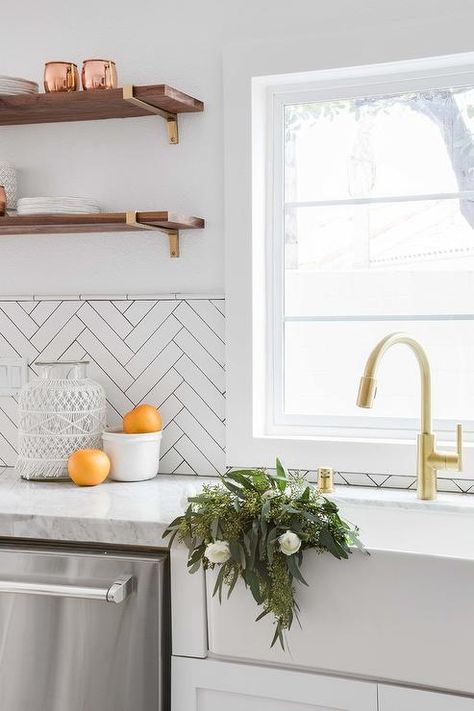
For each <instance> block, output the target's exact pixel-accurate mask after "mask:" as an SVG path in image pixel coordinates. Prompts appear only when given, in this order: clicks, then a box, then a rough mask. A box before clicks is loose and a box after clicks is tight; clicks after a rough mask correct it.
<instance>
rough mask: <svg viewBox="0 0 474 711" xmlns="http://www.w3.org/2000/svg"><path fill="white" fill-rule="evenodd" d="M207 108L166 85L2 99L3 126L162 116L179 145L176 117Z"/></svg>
mask: <svg viewBox="0 0 474 711" xmlns="http://www.w3.org/2000/svg"><path fill="white" fill-rule="evenodd" d="M203 109H204V104H203V103H202V101H199V100H198V99H194V98H193V97H192V96H188V94H184V93H183V92H182V91H178V89H173V88H172V87H171V86H168V85H167V84H151V85H146V86H132V85H127V86H124V87H122V88H119V89H105V90H104V89H96V90H92V91H71V92H64V93H63V92H55V93H50V94H24V95H23V94H20V95H16V96H12V95H6V94H2V95H0V126H18V125H25V124H34V123H58V122H63V121H96V120H99V119H112V118H133V117H137V116H150V115H151V114H158V115H160V116H162V117H163V118H164V119H165V120H166V122H167V125H168V136H169V141H170V143H178V142H179V138H178V123H177V115H178V114H180V113H189V112H199V111H203Z"/></svg>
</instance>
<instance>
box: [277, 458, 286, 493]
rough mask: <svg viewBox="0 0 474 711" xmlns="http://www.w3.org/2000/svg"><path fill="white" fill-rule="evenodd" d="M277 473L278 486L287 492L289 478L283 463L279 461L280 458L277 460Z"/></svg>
mask: <svg viewBox="0 0 474 711" xmlns="http://www.w3.org/2000/svg"><path fill="white" fill-rule="evenodd" d="M276 473H277V477H278V480H277V486H278V488H279V489H280V491H285V489H286V485H287V483H288V478H287V475H286V471H285V469H284V467H283V465H282V463H281V462H280V460H279V459H278V457H277V460H276Z"/></svg>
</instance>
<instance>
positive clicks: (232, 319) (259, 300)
mask: <svg viewBox="0 0 474 711" xmlns="http://www.w3.org/2000/svg"><path fill="white" fill-rule="evenodd" d="M290 44H291V43H290ZM292 50H293V53H292ZM308 54H309V55H310V53H308V49H307V48H306V49H305V48H303V49H302V48H301V47H300V45H299V44H298V43H294V45H292V46H291V48H290V47H289V45H288V43H287V48H286V52H285V54H284V55H282V54H281V49H280V51H279V50H278V47H277V46H272V47H267V48H265V49H264V48H262V47H261V46H260V47H259V46H253V47H252V48H247V49H246V51H245V52H244V53H243V52H242V48H240V49H239V48H234V49H233V50H231V51H229V52H227V54H226V57H225V65H224V77H225V81H224V105H225V127H226V130H225V149H226V153H225V157H226V161H225V178H226V180H225V193H226V292H227V370H228V380H227V382H228V387H227V408H228V409H227V416H228V417H227V425H228V426H227V463H228V465H230V466H240V465H242V466H270V465H272V464H273V463H274V460H275V457H276V456H280V457H282V458H283V459H284V461H285V463H286V464H287V465H288V466H291V467H298V468H303V469H311V468H315V467H317V466H320V465H322V464H324V463H326V464H328V465H330V466H334V467H335V468H336V469H339V470H342V471H362V472H366V473H387V474H405V475H412V474H413V472H414V470H415V441H414V440H415V438H414V437H413V440H411V439H410V440H403V439H394V438H393V437H392V438H390V437H389V436H387V437H384V438H383V439H382V440H381V439H380V438H375V437H366V438H363V439H362V438H359V437H355V436H350V435H349V436H344V437H341V436H337V435H336V436H334V435H329V434H328V435H318V436H316V435H314V434H311V433H309V431H301V428H298V430H297V431H296V432H295V433H294V434H291V426H290V427H289V426H288V423H286V424H284V429H285V431H283V430H280V429H279V428H277V427H274V428H273V429H272V430H270V431H269V430H268V429H266V422H267V420H268V418H269V412H268V408H269V407H270V408H272V404H271V401H272V398H269V397H268V395H267V393H269V392H270V393H273V383H274V379H273V372H272V368H274V367H275V366H274V364H272V362H271V361H270V364H268V360H267V357H266V354H267V353H268V352H269V351H270V349H271V341H272V338H273V337H274V334H273V329H274V328H275V313H274V311H273V310H272V304H267V303H266V299H265V295H266V292H267V289H269V288H270V289H271V288H272V284H271V280H272V279H273V278H274V271H273V268H274V265H272V264H270V262H271V260H272V258H273V254H272V253H271V250H269V249H268V245H269V243H270V244H271V239H272V234H273V224H272V220H270V221H269V220H268V215H269V214H270V215H273V205H272V195H273V189H272V187H271V186H272V181H270V180H268V171H269V160H268V156H269V155H271V153H272V147H273V143H274V142H273V128H274V127H273V126H272V125H269V123H268V116H269V111H268V102H270V103H271V104H273V103H274V102H275V101H280V102H281V101H284V100H285V95H287V94H288V89H289V87H291V93H292V95H293V97H295V96H297V95H298V92H299V93H300V95H301V92H303V94H304V95H305V96H306V95H307V92H308V90H311V91H312V92H321V93H320V96H324V98H325V99H327V98H330V91H334V92H336V94H335V95H337V96H340V95H341V94H340V92H341V91H343V92H344V95H345V96H346V97H347V96H348V92H349V91H350V90H351V89H352V91H353V92H354V94H356V95H357V86H359V87H360V85H361V83H362V84H363V86H364V88H366V87H367V85H368V84H373V85H374V88H375V87H377V85H378V86H379V87H380V86H381V84H383V86H384V88H383V91H384V93H387V84H388V82H390V93H391V92H392V91H393V92H396V91H397V90H398V91H404V90H406V89H407V88H414V86H416V88H418V89H421V88H424V87H425V88H428V87H433V86H434V84H433V81H434V77H436V78H437V81H439V84H438V85H439V86H440V87H441V86H443V87H446V86H447V85H449V84H450V79H451V80H452V81H455V83H456V84H459V83H460V77H461V75H465V77H466V81H465V82H463V83H466V84H469V83H471V82H472V81H473V80H474V53H468V54H460V55H449V56H442V57H435V58H430V59H419V60H417V61H416V62H415V61H413V60H411V61H409V62H405V61H402V62H391V63H386V64H380V65H375V64H373V65H367V66H359V67H351V68H343V69H328V70H316V71H313V70H312V69H311V67H313V66H314V62H313V61H312V59H311V56H308ZM283 68H284V69H285V71H286V72H288V73H291V76H289V74H288V73H287V74H282V73H281V72H282V70H283ZM293 72H294V74H293ZM297 84H298V85H299V86H296V85H297ZM328 88H330V91H328ZM359 92H360V88H359ZM270 114H271V115H272V116H274V112H270ZM271 168H272V166H271V161H270V169H271ZM273 178H275V176H273ZM269 185H270V188H269ZM269 225H270V232H269V230H268V226H269ZM280 266H281V265H280ZM268 366H270V367H268ZM413 367H414V368H416V363H415V362H414V366H413ZM356 385H357V384H355V387H356ZM434 387H436V383H434ZM272 397H273V395H272ZM387 435H389V433H387ZM446 444H448V445H449V444H452V445H453V446H454V442H453V433H452V432H450V433H449V441H447V442H446ZM374 445H376V446H374ZM465 461H466V467H465V468H466V470H472V471H473V472H474V445H467V447H466V452H465Z"/></svg>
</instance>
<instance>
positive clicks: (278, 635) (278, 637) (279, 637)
mask: <svg viewBox="0 0 474 711" xmlns="http://www.w3.org/2000/svg"><path fill="white" fill-rule="evenodd" d="M277 640H278V641H279V642H280V646H281V648H282V649H283V651H285V643H284V639H283V630H282V627H281V623H280V622H277V626H276V630H275V634H274V635H273V639H272V643H271V645H270V648H272V647H273V646H274V645H275V643H276V641H277Z"/></svg>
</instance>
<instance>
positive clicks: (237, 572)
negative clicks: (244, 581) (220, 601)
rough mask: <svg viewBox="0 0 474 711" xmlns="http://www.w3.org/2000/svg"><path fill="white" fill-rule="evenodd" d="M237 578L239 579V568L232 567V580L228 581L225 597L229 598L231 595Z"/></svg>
mask: <svg viewBox="0 0 474 711" xmlns="http://www.w3.org/2000/svg"><path fill="white" fill-rule="evenodd" d="M238 579H239V569H238V568H236V567H234V569H233V575H232V580H231V581H230V583H229V589H228V591H227V599H229V598H230V596H231V595H232V590H233V589H234V588H235V584H236V582H237V580H238Z"/></svg>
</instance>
